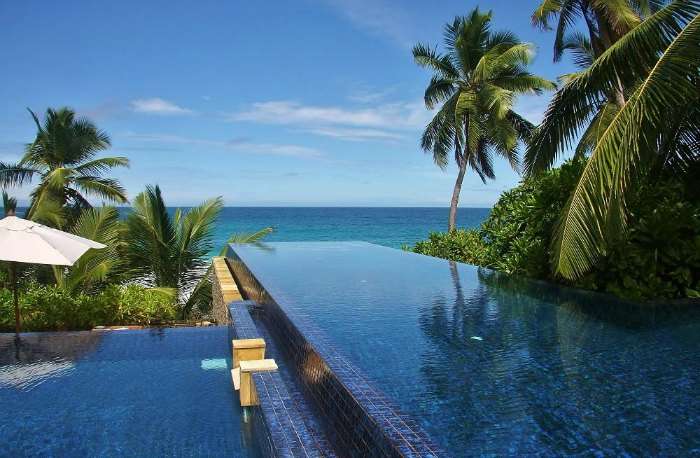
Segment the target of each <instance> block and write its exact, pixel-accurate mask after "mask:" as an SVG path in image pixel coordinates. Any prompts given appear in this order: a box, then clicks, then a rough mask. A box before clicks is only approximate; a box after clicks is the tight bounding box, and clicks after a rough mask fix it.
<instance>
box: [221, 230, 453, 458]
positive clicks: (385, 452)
mask: <svg viewBox="0 0 700 458" xmlns="http://www.w3.org/2000/svg"><path fill="white" fill-rule="evenodd" d="M226 258H227V263H228V264H229V269H230V270H231V272H233V274H234V277H235V278H236V280H237V281H238V283H239V287H240V289H241V290H243V292H244V293H245V294H246V296H247V297H248V298H249V299H253V300H255V301H256V302H258V303H259V304H261V305H262V306H264V307H266V308H268V309H269V310H270V311H271V312H272V314H273V315H275V316H274V318H276V319H277V321H278V322H279V321H282V322H284V321H288V323H284V325H287V326H289V327H290V328H289V329H290V330H291V332H293V333H294V332H296V333H298V335H299V336H301V338H302V339H303V341H304V342H303V343H302V345H303V346H304V349H305V351H306V352H309V353H312V354H311V357H313V356H314V355H313V354H315V355H318V358H320V360H321V362H322V363H323V364H325V366H326V367H327V369H328V374H326V373H325V372H323V371H321V373H319V374H315V375H314V376H313V377H311V378H312V379H313V378H315V379H316V380H311V381H310V382H306V383H305V384H306V387H307V391H310V393H309V394H310V395H311V397H312V398H314V400H315V401H316V402H317V404H319V405H318V406H317V407H319V409H320V410H321V411H324V410H323V405H322V404H323V402H324V400H323V399H319V395H318V393H314V387H312V386H309V385H314V384H316V383H318V380H321V382H320V383H325V384H327V383H328V381H327V380H324V379H325V378H326V375H330V377H332V378H333V379H335V380H337V382H338V385H339V386H340V388H341V389H337V388H336V387H333V393H334V394H336V395H337V396H338V397H339V398H341V399H342V403H343V404H344V405H345V406H347V405H355V406H357V407H358V408H359V410H360V411H361V412H362V415H363V417H364V418H357V415H352V414H345V413H343V414H342V415H337V416H338V417H339V419H338V418H329V420H330V421H331V423H333V422H335V423H337V422H338V421H340V422H341V423H343V424H342V425H341V426H343V427H344V428H345V431H346V433H347V434H350V435H353V434H354V435H355V436H357V437H352V438H343V437H341V438H339V439H340V442H341V444H342V445H343V446H344V447H347V448H348V449H349V450H351V451H352V444H353V443H355V441H359V442H361V443H362V445H364V446H369V447H372V448H371V449H369V450H370V451H371V452H372V453H373V454H376V455H377V456H426V457H437V456H443V455H444V452H443V451H442V450H440V449H439V447H438V446H437V445H436V444H435V442H434V441H433V440H432V439H431V438H430V436H429V435H428V434H427V433H426V432H425V431H424V430H423V429H422V428H421V427H420V425H419V424H418V423H417V422H416V420H415V419H413V418H412V417H411V416H409V415H406V414H404V413H403V412H401V410H400V409H399V408H398V407H396V406H395V404H394V403H393V402H391V401H390V400H389V398H388V397H387V396H386V395H384V394H383V393H382V392H381V391H380V390H378V389H377V388H376V387H375V386H374V384H373V383H372V382H370V380H369V379H368V377H367V376H365V375H364V374H363V372H362V371H361V370H360V369H359V368H357V367H356V366H355V365H354V364H352V363H351V362H350V361H348V360H347V359H346V358H345V357H344V356H342V353H341V352H339V351H338V350H337V349H336V347H335V346H334V345H333V344H332V343H331V342H330V340H329V339H328V337H327V336H326V335H325V333H324V332H322V331H321V330H320V329H318V328H317V327H316V326H315V325H314V323H313V322H312V321H311V320H310V319H309V318H307V317H305V316H301V315H299V314H296V313H294V312H290V311H289V310H285V309H284V308H283V306H282V305H280V304H279V302H277V300H276V299H275V298H273V297H272V295H271V294H270V292H269V291H268V290H267V289H265V287H264V286H263V285H262V283H261V282H260V281H259V280H258V276H257V275H256V273H255V272H253V271H252V270H251V268H250V267H249V266H248V265H247V264H246V263H245V261H244V260H243V259H242V258H241V257H240V256H239V255H238V254H237V253H236V251H235V245H234V244H229V246H228V248H227V253H226ZM285 318H286V320H285ZM307 356H308V355H307ZM307 363H308V361H307ZM326 389H327V388H326ZM325 402H328V401H325ZM326 415H331V414H330V413H326ZM365 419H366V420H368V422H364V421H363V420H365ZM357 421H359V422H360V423H366V424H365V425H364V426H366V427H367V430H366V431H362V432H360V431H358V430H359V429H361V428H360V427H359V426H358V425H357V424H354V422H357ZM348 432H349V433H348ZM367 438H370V442H372V443H371V444H367V443H366V442H367ZM366 450H367V449H366V448H365V449H364V451H366Z"/></svg>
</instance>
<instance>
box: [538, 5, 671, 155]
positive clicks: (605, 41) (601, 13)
mask: <svg viewBox="0 0 700 458" xmlns="http://www.w3.org/2000/svg"><path fill="white" fill-rule="evenodd" d="M662 3H663V0H543V1H542V3H541V4H540V6H539V7H538V8H537V9H536V10H535V12H534V13H533V14H532V23H533V24H534V25H535V26H538V27H540V28H542V29H544V30H550V29H551V24H550V23H551V22H552V21H553V20H554V19H557V21H556V22H557V24H556V36H555V39H554V61H555V62H558V61H560V60H561V58H562V56H563V55H564V53H565V52H569V53H571V54H572V55H573V56H572V57H573V61H574V63H575V64H576V65H577V66H578V67H579V68H580V69H581V70H585V69H587V68H588V67H590V66H591V65H592V64H593V61H594V60H595V59H597V58H598V57H600V55H601V54H603V53H604V52H605V51H606V50H607V49H608V48H610V46H612V45H613V44H614V43H616V42H617V41H618V40H619V39H620V38H621V37H622V36H624V35H625V34H626V33H628V32H629V31H631V30H632V29H634V28H635V27H636V26H638V25H639V24H640V23H641V22H642V20H643V19H644V18H646V17H648V16H649V15H650V14H652V13H653V12H656V11H658V9H659V8H660V6H661V4H662ZM578 20H582V22H583V23H584V24H585V30H586V31H585V32H581V31H577V30H571V29H572V28H573V27H574V26H575V25H576V23H577V22H578ZM574 76H576V74H572V75H565V76H564V77H563V79H564V80H565V81H566V80H567V79H570V78H572V77H574ZM613 81H614V82H615V84H614V85H611V87H610V89H609V90H608V93H607V96H606V97H605V98H604V99H602V100H600V101H598V102H596V103H592V104H590V105H589V106H588V109H587V110H586V112H585V116H586V119H587V120H588V126H587V127H586V128H585V130H583V132H582V133H581V135H580V136H579V142H578V146H577V147H576V150H575V154H576V156H579V157H582V156H584V155H586V154H587V153H590V151H591V149H592V148H593V146H595V143H596V142H597V140H598V138H599V136H600V135H601V133H602V132H603V130H604V129H605V127H606V126H608V125H609V124H610V122H611V121H612V119H613V118H614V117H615V115H616V114H617V111H618V110H619V109H620V107H622V106H623V105H624V104H625V86H624V85H623V83H622V80H621V79H620V77H619V75H614V76H613ZM583 124H584V125H585V123H583ZM583 127H584V126H582V129H583ZM533 137H534V138H533V141H532V145H533V146H532V147H530V148H528V151H527V153H526V161H525V162H526V166H528V165H529V164H537V166H539V167H540V168H542V167H549V166H551V165H552V164H553V163H554V161H555V159H556V158H554V157H552V156H548V155H546V154H544V151H543V150H542V149H541V148H539V146H538V143H539V141H540V139H539V137H538V135H537V133H535V134H534V136H533Z"/></svg>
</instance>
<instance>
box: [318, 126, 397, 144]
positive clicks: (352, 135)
mask: <svg viewBox="0 0 700 458" xmlns="http://www.w3.org/2000/svg"><path fill="white" fill-rule="evenodd" d="M307 131H308V132H310V133H312V134H316V135H321V136H323V137H333V138H339V139H341V140H349V141H369V140H402V139H403V138H404V137H403V135H400V134H397V133H394V132H388V131H385V130H378V129H354V128H336V127H318V128H316V129H308V130H307Z"/></svg>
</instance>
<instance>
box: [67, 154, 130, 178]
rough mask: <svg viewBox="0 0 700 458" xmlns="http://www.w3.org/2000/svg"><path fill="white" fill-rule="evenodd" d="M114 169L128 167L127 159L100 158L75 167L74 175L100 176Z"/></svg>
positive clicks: (117, 157) (118, 157)
mask: <svg viewBox="0 0 700 458" xmlns="http://www.w3.org/2000/svg"><path fill="white" fill-rule="evenodd" d="M115 167H129V159H128V158H126V157H120V156H116V157H101V158H99V159H95V160H92V161H89V162H84V163H82V164H80V165H79V166H77V167H75V171H76V173H79V174H81V175H101V174H103V173H105V172H109V171H110V170H111V169H113V168H115Z"/></svg>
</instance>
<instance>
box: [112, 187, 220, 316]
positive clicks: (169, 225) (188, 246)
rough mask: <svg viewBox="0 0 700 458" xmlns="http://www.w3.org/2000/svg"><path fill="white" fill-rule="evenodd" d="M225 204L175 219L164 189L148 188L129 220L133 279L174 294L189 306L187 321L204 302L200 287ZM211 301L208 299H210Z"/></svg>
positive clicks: (215, 203)
mask: <svg viewBox="0 0 700 458" xmlns="http://www.w3.org/2000/svg"><path fill="white" fill-rule="evenodd" d="M222 206H223V203H222V199H221V198H220V197H217V198H215V199H210V200H207V201H206V202H204V203H202V204H201V205H199V206H197V207H194V208H192V209H190V210H188V211H187V212H183V211H182V210H180V209H177V210H176V211H175V213H174V214H173V216H171V215H170V214H169V213H168V211H167V207H166V205H165V202H164V200H163V196H162V195H161V191H160V188H159V187H158V186H155V187H154V186H147V187H146V191H144V192H142V193H141V194H139V195H138V196H136V199H134V201H133V209H132V212H131V213H130V214H129V216H128V217H127V218H126V226H127V231H126V249H125V251H126V258H127V261H128V263H129V265H130V266H131V269H132V273H133V275H135V276H136V277H138V278H139V279H140V281H141V282H143V283H146V284H148V285H150V286H153V287H158V288H170V289H173V290H175V291H176V292H177V293H178V296H179V297H180V298H181V299H182V302H183V310H182V314H183V316H184V315H186V314H187V311H188V310H189V309H191V308H192V306H194V302H195V301H196V300H198V295H197V294H190V295H189V297H188V298H184V297H183V296H184V294H185V293H186V292H189V291H192V292H195V293H196V292H197V291H199V290H200V289H201V288H200V287H197V286H196V285H197V283H198V282H199V281H200V280H201V279H202V278H203V277H205V272H206V270H207V264H209V261H208V260H207V259H206V256H207V254H208V253H209V252H210V251H211V249H212V248H213V245H212V229H213V226H214V222H215V221H216V218H217V216H218V215H219V212H220V211H221V208H222ZM205 296H206V295H205Z"/></svg>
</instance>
